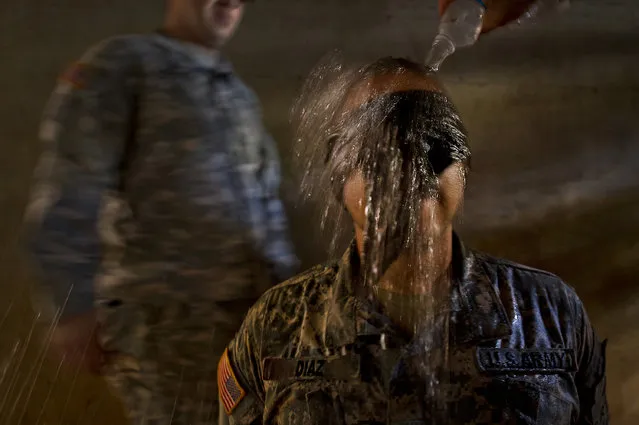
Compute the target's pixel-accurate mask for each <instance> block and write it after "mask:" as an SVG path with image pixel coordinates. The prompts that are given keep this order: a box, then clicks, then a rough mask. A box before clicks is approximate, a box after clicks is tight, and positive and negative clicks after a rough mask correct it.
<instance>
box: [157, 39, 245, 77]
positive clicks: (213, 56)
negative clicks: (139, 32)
mask: <svg viewBox="0 0 639 425" xmlns="http://www.w3.org/2000/svg"><path fill="white" fill-rule="evenodd" d="M155 34H156V36H157V40H158V42H159V43H160V44H161V45H162V46H164V47H165V48H167V50H168V51H169V52H170V54H171V56H172V62H173V63H175V64H176V65H178V66H180V67H186V68H200V69H209V70H212V71H214V72H216V73H218V74H231V73H232V72H233V67H232V65H231V63H230V62H229V61H228V60H227V59H225V58H224V57H223V56H222V54H221V53H220V52H219V51H215V50H211V49H207V48H205V47H203V46H200V45H198V44H195V43H189V42H187V41H183V40H178V39H177V38H175V37H172V36H170V35H168V34H166V33H165V32H163V31H162V30H157V31H156V33H155Z"/></svg>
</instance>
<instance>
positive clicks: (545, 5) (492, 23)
mask: <svg viewBox="0 0 639 425" xmlns="http://www.w3.org/2000/svg"><path fill="white" fill-rule="evenodd" d="M453 1H455V0H438V3H439V14H440V16H441V15H443V14H444V12H445V11H446V9H447V8H448V6H450V4H451V3H453ZM483 3H484V4H485V5H486V12H485V14H484V22H483V25H482V29H481V33H482V34H487V33H489V32H491V31H494V30H496V29H498V28H501V27H504V26H513V25H521V24H524V23H527V22H531V21H534V20H536V19H537V18H539V17H540V16H542V15H545V14H548V13H549V12H555V11H561V10H563V9H565V8H566V7H568V6H569V4H570V1H569V0H483Z"/></svg>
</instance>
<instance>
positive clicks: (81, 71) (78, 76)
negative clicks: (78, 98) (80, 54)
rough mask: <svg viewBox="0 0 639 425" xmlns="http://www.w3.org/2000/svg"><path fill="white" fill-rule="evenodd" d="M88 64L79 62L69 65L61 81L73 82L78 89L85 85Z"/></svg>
mask: <svg viewBox="0 0 639 425" xmlns="http://www.w3.org/2000/svg"><path fill="white" fill-rule="evenodd" d="M87 68H88V67H87V64H84V63H81V62H77V63H74V64H73V65H71V66H70V67H68V68H67V69H66V70H65V71H64V72H63V73H62V75H60V78H59V79H60V81H63V82H65V83H68V84H71V85H72V86H73V87H75V88H77V89H81V88H83V87H84V83H85V80H86V71H87Z"/></svg>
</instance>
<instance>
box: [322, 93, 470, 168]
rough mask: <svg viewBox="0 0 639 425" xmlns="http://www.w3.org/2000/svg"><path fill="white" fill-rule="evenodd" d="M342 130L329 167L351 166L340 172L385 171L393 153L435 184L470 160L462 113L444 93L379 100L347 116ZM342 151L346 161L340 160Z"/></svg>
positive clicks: (330, 145) (330, 146)
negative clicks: (436, 179)
mask: <svg viewBox="0 0 639 425" xmlns="http://www.w3.org/2000/svg"><path fill="white" fill-rule="evenodd" d="M339 127H340V129H339V130H338V132H336V133H335V134H334V135H332V136H331V137H329V139H328V140H327V150H326V156H325V163H327V164H328V163H330V162H331V161H336V160H339V161H346V162H350V166H346V167H345V166H344V165H341V166H339V167H337V168H340V169H343V170H344V171H352V170H353V169H361V170H363V171H364V170H372V169H379V164H377V162H380V161H381V162H384V161H390V160H391V158H390V157H389V155H388V153H389V152H391V151H392V152H394V153H395V154H396V155H399V156H400V157H401V158H402V163H403V164H405V165H408V164H415V165H417V166H418V167H419V168H420V170H421V172H420V174H422V176H421V178H423V179H425V180H430V179H432V178H433V177H435V176H437V175H439V174H441V173H442V172H443V171H444V170H445V169H446V168H448V167H449V166H450V165H451V164H453V163H454V162H462V163H467V162H468V161H469V159H470V149H469V147H468V137H467V132H466V129H465V127H464V126H463V123H462V121H461V118H460V117H459V113H458V112H457V110H456V108H455V107H454V105H453V104H452V103H451V102H450V101H449V100H448V98H447V97H446V96H445V95H443V94H441V93H438V92H432V91H423V90H415V91H406V92H397V93H389V94H386V95H383V96H379V97H378V98H375V99H373V100H372V101H369V102H368V103H365V104H364V105H362V106H361V107H360V108H358V109H356V110H354V111H352V112H350V113H349V114H348V115H346V116H345V117H344V119H343V120H342V122H341V123H340V125H339ZM340 151H342V153H341V155H336V153H337V152H340ZM344 152H349V154H347V155H345V154H344ZM336 158H338V159H336ZM382 168H385V167H382Z"/></svg>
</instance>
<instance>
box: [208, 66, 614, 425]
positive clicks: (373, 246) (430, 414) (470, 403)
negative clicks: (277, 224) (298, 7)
mask: <svg viewBox="0 0 639 425" xmlns="http://www.w3.org/2000/svg"><path fill="white" fill-rule="evenodd" d="M336 69H338V70H339V71H338V74H340V73H341V74H343V75H341V76H339V75H338V77H337V78H335V79H331V78H330V75H327V74H328V73H327V72H324V71H323V70H322V69H320V70H319V71H318V72H317V73H316V74H315V75H314V78H311V79H310V80H309V82H308V83H307V85H306V88H307V92H305V96H306V97H307V98H306V100H304V99H303V100H302V102H301V103H300V105H301V107H300V108H299V111H300V115H301V118H300V119H299V122H300V126H299V128H300V130H299V133H298V135H297V137H299V138H301V139H300V140H301V141H302V142H303V143H304V144H305V145H310V146H320V148H319V149H320V150H321V151H322V152H320V153H319V154H318V157H321V158H324V169H325V175H326V179H325V180H324V183H326V189H327V191H328V192H333V194H335V195H336V198H337V201H338V203H339V204H340V205H342V206H344V207H345V208H346V209H347V211H348V215H349V216H350V218H351V219H352V223H353V227H354V231H355V232H354V233H355V235H354V241H353V243H352V244H351V246H350V248H349V249H348V250H347V252H346V253H345V254H344V256H343V258H342V259H341V260H340V261H338V262H337V263H334V264H329V265H327V266H317V267H315V268H312V269H311V270H309V271H307V272H305V273H303V274H301V275H299V276H297V277H295V278H293V279H291V280H289V281H288V282H285V283H282V284H280V285H278V286H276V287H275V288H273V289H270V290H269V291H267V292H266V294H264V296H262V298H261V299H260V300H259V301H258V302H257V304H256V305H255V306H254V307H252V308H251V310H250V311H249V313H248V315H247V317H246V320H245V321H244V324H243V325H242V327H241V329H240V331H239V332H238V333H237V335H236V336H235V338H234V339H233V341H232V342H231V344H230V345H229V347H228V350H227V351H226V352H225V353H224V355H223V356H222V359H221V360H220V364H219V367H218V387H219V390H220V399H219V400H220V404H221V406H222V408H221V412H222V414H221V420H220V424H222V423H224V422H227V421H230V423H231V424H236V425H255V424H259V423H264V424H283V425H302V424H304V425H309V424H318V425H329V424H330V425H333V424H388V425H391V424H468V425H470V424H472V425H497V424H503V425H506V424H524V423H526V424H533V423H534V424H543V425H572V424H579V425H591V424H598V425H606V424H608V408H607V401H606V379H605V343H602V342H600V341H599V339H598V338H597V336H596V334H595V332H594V330H593V328H592V326H591V324H590V322H589V320H588V316H587V314H586V312H585V310H584V307H583V305H582V303H581V301H580V300H579V298H578V296H577V295H576V293H575V292H574V290H573V289H572V288H570V287H569V286H568V285H566V284H565V283H564V282H563V281H562V280H561V279H559V278H558V277H557V276H554V275H552V274H550V273H548V272H545V271H541V270H535V269H532V268H529V267H526V266H522V265H519V264H516V263H513V262H510V261H507V260H503V259H499V258H494V257H491V256H489V255H486V254H483V253H479V252H476V251H473V250H471V249H468V248H466V247H464V245H463V243H462V241H461V240H460V238H459V237H458V235H457V234H456V233H455V232H454V230H453V219H454V217H455V215H456V214H457V213H458V211H459V209H460V206H461V204H462V201H463V197H464V189H465V182H466V180H465V176H466V172H467V171H468V166H469V160H470V148H469V146H468V140H467V136H466V131H465V129H464V126H463V123H462V121H461V118H460V117H459V114H458V112H457V111H456V109H455V107H454V106H453V104H452V103H451V102H450V100H449V99H448V97H447V96H446V95H445V94H444V93H442V90H441V87H440V86H439V84H438V83H437V81H436V80H434V79H433V77H432V75H431V74H429V73H428V72H427V70H426V68H425V67H424V66H421V65H419V64H416V63H413V62H410V61H407V60H402V59H394V58H386V59H382V60H379V61H377V62H375V63H373V64H371V65H368V66H365V67H363V68H361V69H358V70H355V71H354V72H352V71H350V70H348V69H347V68H344V67H337V68H336ZM326 80H327V81H328V82H326ZM322 140H323V142H322ZM322 148H324V149H322ZM320 180H322V179H320Z"/></svg>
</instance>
